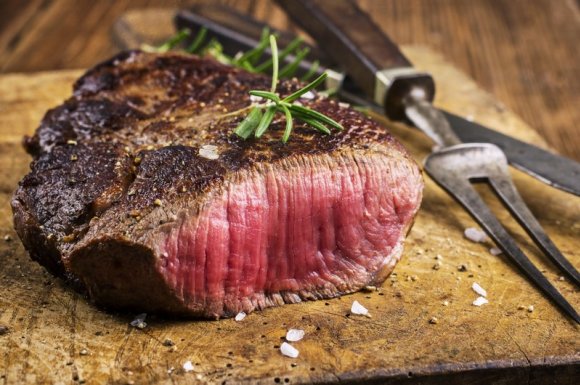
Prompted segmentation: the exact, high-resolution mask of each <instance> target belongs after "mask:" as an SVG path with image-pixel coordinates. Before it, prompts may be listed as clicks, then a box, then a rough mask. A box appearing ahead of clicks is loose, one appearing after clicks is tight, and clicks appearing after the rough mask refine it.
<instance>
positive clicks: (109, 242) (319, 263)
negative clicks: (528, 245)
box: [12, 51, 423, 318]
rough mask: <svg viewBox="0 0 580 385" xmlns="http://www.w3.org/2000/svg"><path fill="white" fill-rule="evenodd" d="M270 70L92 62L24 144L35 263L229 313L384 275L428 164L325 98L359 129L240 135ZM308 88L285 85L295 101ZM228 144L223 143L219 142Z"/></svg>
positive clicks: (113, 288)
mask: <svg viewBox="0 0 580 385" xmlns="http://www.w3.org/2000/svg"><path fill="white" fill-rule="evenodd" d="M269 84H270V79H269V78H268V77H266V76H262V75H256V74H251V73H248V72H245V71H243V70H240V69H235V68H231V67H229V66H225V65H222V64H220V63H218V62H216V61H214V60H212V59H208V58H199V57H196V56H191V55H185V54H178V53H167V54H151V53H144V52H141V51H129V52H124V53H122V54H120V55H117V56H116V57H114V58H113V59H111V60H109V61H107V62H105V63H102V64H100V65H98V66H96V67H94V68H93V69H91V70H89V71H88V72H87V73H86V74H85V75H84V76H82V77H81V78H80V79H79V80H78V81H77V82H76V84H75V86H74V94H73V96H72V97H71V98H70V99H68V100H67V101H66V102H65V103H64V104H62V105H60V106H58V107H56V108H55V109H52V110H50V111H48V112H47V114H46V116H45V117H44V119H43V120H42V122H41V125H40V127H39V128H38V129H37V131H36V133H35V135H34V136H33V137H30V138H26V140H25V146H26V149H27V151H28V152H29V153H30V154H31V155H32V156H33V158H34V160H33V162H32V164H31V171H30V173H29V174H28V175H26V176H25V177H24V178H23V179H22V181H21V182H20V185H19V187H18V190H17V191H16V192H15V194H14V198H13V201H12V207H13V211H14V222H15V227H16V229H17V231H18V234H19V235H20V238H21V239H22V242H23V243H24V246H25V247H26V248H27V250H28V251H29V253H30V255H31V257H32V258H33V259H34V260H36V261H38V262H39V263H41V264H42V265H44V266H45V267H46V268H47V269H48V270H50V271H51V272H52V273H53V274H55V275H59V276H62V277H64V278H66V279H68V280H72V281H76V282H78V283H79V284H80V286H82V287H83V288H84V289H85V290H86V291H87V293H88V294H89V295H90V297H91V298H92V299H94V300H95V301H96V302H97V303H99V304H101V305H104V306H106V307H112V308H125V309H133V310H140V311H148V312H164V313H171V314H184V315H193V316H200V317H207V318H216V317H228V316H232V315H235V314H237V313H238V312H240V311H245V312H250V311H252V310H254V309H263V308H266V307H269V306H275V305H281V304H284V303H295V302H300V301H302V300H309V299H318V298H329V297H335V296H338V295H341V294H344V293H349V292H353V291H356V290H359V289H360V288H362V287H364V286H365V285H370V284H378V283H381V282H382V281H383V280H384V279H385V278H386V277H387V275H388V274H389V273H390V272H391V270H392V269H393V267H394V265H395V264H396V262H397V261H398V260H399V258H400V255H401V252H402V243H403V240H404V237H405V235H406V233H407V231H408V230H409V228H410V226H411V224H412V221H413V218H414V215H415V214H416V212H417V210H418V207H419V204H420V200H421V192H422V187H423V182H422V178H421V174H420V171H419V168H418V167H417V165H416V164H415V162H414V161H413V160H412V159H411V158H410V157H409V155H408V154H407V152H406V151H405V149H404V148H403V147H402V146H401V145H400V144H399V143H398V142H397V141H396V140H395V139H394V138H393V137H392V136H391V135H390V134H389V133H388V132H387V131H386V130H385V128H383V127H381V126H380V125H378V124H377V123H376V122H374V121H372V120H370V119H368V118H366V117H365V116H364V115H362V114H360V113H359V112H357V111H355V110H352V109H350V108H348V107H345V106H343V105H339V104H338V103H336V102H335V101H333V100H329V99H325V98H323V97H321V96H319V95H318V94H315V97H314V98H313V99H302V100H301V102H302V103H303V104H304V105H307V106H310V107H312V108H314V109H316V110H318V111H320V112H322V113H324V114H326V115H328V116H331V117H332V118H334V119H336V120H337V121H339V122H340V123H341V124H342V125H344V127H345V128H346V129H345V130H344V131H342V132H335V133H333V135H330V136H326V135H322V134H320V133H317V132H314V131H313V130H312V129H311V128H308V127H307V126H304V125H300V124H298V122H296V126H295V129H294V133H293V134H292V137H291V138H290V141H289V142H288V143H287V144H283V143H281V142H280V137H281V135H282V132H283V130H284V123H283V122H282V121H276V120H275V121H274V123H273V125H272V127H271V129H270V131H269V132H268V133H266V135H265V136H264V137H262V138H261V139H259V140H254V139H249V140H246V141H244V140H242V139H240V138H238V137H237V136H235V135H234V134H233V133H232V132H233V129H234V128H235V127H236V125H237V124H238V123H239V122H240V121H241V119H242V118H243V117H244V116H245V115H246V114H247V113H248V108H247V107H248V106H249V105H250V104H251V101H250V98H249V96H248V90H250V89H268V88H269ZM299 86H300V85H299V84H298V82H297V81H285V82H281V84H280V86H279V88H278V92H279V93H280V94H281V95H287V94H289V93H291V92H293V91H295V90H296V89H298V87H299ZM213 146H215V147H213Z"/></svg>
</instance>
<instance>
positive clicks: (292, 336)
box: [286, 329, 304, 342]
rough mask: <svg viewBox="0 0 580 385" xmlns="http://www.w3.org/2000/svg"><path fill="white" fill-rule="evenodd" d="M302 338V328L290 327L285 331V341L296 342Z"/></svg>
mask: <svg viewBox="0 0 580 385" xmlns="http://www.w3.org/2000/svg"><path fill="white" fill-rule="evenodd" d="M302 338H304V330H301V329H290V330H288V332H287V333H286V341H288V342H296V341H300V340H301V339H302Z"/></svg>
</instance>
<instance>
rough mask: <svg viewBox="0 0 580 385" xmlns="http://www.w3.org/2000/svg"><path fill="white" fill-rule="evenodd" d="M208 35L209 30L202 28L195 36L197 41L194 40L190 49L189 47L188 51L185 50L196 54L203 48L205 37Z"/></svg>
mask: <svg viewBox="0 0 580 385" xmlns="http://www.w3.org/2000/svg"><path fill="white" fill-rule="evenodd" d="M206 35H207V28H206V27H202V28H201V29H200V30H199V32H198V33H197V35H195V39H193V41H192V42H191V44H190V45H189V47H187V49H186V50H185V51H186V52H188V53H196V52H197V51H198V50H199V48H200V47H201V45H202V43H203V41H204V40H205V37H206Z"/></svg>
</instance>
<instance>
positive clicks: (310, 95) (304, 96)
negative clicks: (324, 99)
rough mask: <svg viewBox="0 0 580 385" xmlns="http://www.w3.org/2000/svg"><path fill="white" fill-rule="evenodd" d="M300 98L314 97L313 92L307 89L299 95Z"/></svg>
mask: <svg viewBox="0 0 580 385" xmlns="http://www.w3.org/2000/svg"><path fill="white" fill-rule="evenodd" d="M301 98H302V99H309V100H311V99H314V93H313V92H312V91H308V92H306V93H305V94H303V95H302V96H301Z"/></svg>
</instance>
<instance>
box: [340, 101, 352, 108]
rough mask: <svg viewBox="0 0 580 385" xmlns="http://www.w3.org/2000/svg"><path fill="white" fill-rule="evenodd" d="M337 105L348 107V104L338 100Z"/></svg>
mask: <svg viewBox="0 0 580 385" xmlns="http://www.w3.org/2000/svg"><path fill="white" fill-rule="evenodd" d="M338 106H339V107H340V108H348V107H350V104H348V103H344V102H338Z"/></svg>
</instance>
